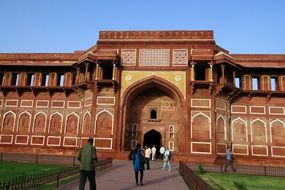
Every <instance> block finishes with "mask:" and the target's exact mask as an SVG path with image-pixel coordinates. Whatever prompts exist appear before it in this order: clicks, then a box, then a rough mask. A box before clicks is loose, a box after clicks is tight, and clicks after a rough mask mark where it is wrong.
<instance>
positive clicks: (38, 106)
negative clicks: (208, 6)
mask: <svg viewBox="0 0 285 190" xmlns="http://www.w3.org/2000/svg"><path fill="white" fill-rule="evenodd" d="M268 48H270V47H268ZM284 71H285V55H280V54H279V55H273V54H262V55H261V54H259V55H256V54H231V53H230V52H229V51H227V50H226V49H224V48H222V47H220V46H218V45H217V44H216V42H215V40H214V38H213V31H101V32H100V34H99V39H98V41H97V43H96V44H95V45H94V46H92V47H90V48H89V49H87V50H83V51H75V52H74V53H1V54H0V152H17V153H28V154H53V155H65V156H66V155H71V156H73V155H75V154H76V152H77V151H78V148H79V147H81V146H82V145H84V144H85V143H86V141H87V139H88V138H89V137H93V138H94V140H95V146H96V147H97V150H98V154H99V156H101V157H110V156H111V157H113V158H115V159H126V158H127V157H126V154H127V152H128V151H129V150H130V149H132V148H134V147H135V145H136V144H137V143H141V144H143V145H146V144H148V145H155V146H156V147H157V148H158V147H159V146H161V145H164V146H167V147H169V148H170V150H171V151H173V154H174V159H175V160H176V161H177V160H183V161H186V162H187V161H200V162H208V163H213V162H215V161H216V160H217V159H218V158H219V156H221V157H223V156H224V153H225V150H226V147H227V146H231V147H232V149H233V151H234V154H235V155H236V158H237V161H238V162H240V163H267V164H281V163H283V164H284V163H285V72H284Z"/></svg>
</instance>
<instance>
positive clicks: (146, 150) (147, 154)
mask: <svg viewBox="0 0 285 190" xmlns="http://www.w3.org/2000/svg"><path fill="white" fill-rule="evenodd" d="M150 154H151V149H150V147H148V146H147V145H146V146H145V152H144V156H145V163H146V169H147V170H149V169H150V167H149V160H150Z"/></svg>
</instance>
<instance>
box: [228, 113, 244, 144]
mask: <svg viewBox="0 0 285 190" xmlns="http://www.w3.org/2000/svg"><path fill="white" fill-rule="evenodd" d="M231 136H232V141H234V142H235V143H243V144H244V143H245V142H247V141H248V137H247V125H246V122H245V120H243V119H241V118H236V119H234V120H233V121H232V135H231Z"/></svg>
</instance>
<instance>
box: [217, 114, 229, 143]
mask: <svg viewBox="0 0 285 190" xmlns="http://www.w3.org/2000/svg"><path fill="white" fill-rule="evenodd" d="M220 118H221V119H222V120H223V121H224V133H225V140H227V125H226V124H227V122H226V119H225V117H224V116H223V115H219V116H218V117H217V119H216V126H217V124H218V120H219V119H220Z"/></svg>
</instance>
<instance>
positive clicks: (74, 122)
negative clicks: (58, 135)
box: [64, 113, 79, 135]
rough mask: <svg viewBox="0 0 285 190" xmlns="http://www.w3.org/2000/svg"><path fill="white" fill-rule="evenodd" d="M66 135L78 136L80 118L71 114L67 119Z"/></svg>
mask: <svg viewBox="0 0 285 190" xmlns="http://www.w3.org/2000/svg"><path fill="white" fill-rule="evenodd" d="M65 123H66V126H65V131H64V133H65V134H72V135H78V127H79V116H78V115H77V114H75V113H71V114H69V115H68V116H67V117H66V122H65Z"/></svg>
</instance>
